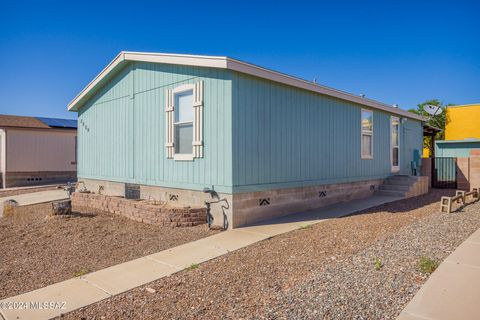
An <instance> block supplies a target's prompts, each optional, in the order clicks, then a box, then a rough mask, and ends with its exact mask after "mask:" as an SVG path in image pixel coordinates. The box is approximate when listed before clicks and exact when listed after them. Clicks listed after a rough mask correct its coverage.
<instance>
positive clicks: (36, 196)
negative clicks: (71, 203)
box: [0, 189, 68, 218]
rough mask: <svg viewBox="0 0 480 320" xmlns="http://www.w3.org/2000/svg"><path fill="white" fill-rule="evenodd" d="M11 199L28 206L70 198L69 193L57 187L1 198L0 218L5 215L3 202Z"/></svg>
mask: <svg viewBox="0 0 480 320" xmlns="http://www.w3.org/2000/svg"><path fill="white" fill-rule="evenodd" d="M10 199H13V200H15V201H17V202H18V204H19V205H20V206H28V205H31V204H38V203H44V202H50V201H56V200H62V199H68V193H67V192H66V191H65V190H63V189H56V190H46V191H39V192H32V193H24V194H18V195H13V196H9V197H3V198H0V218H1V217H2V216H3V202H4V201H5V200H10Z"/></svg>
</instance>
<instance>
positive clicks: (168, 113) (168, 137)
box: [165, 89, 175, 158]
mask: <svg viewBox="0 0 480 320" xmlns="http://www.w3.org/2000/svg"><path fill="white" fill-rule="evenodd" d="M174 108H175V107H174V102H173V91H172V89H167V90H165V149H166V150H165V151H166V154H167V158H173V153H174V149H173V121H174V119H173V117H174Z"/></svg>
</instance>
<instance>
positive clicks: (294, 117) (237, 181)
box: [78, 63, 423, 192]
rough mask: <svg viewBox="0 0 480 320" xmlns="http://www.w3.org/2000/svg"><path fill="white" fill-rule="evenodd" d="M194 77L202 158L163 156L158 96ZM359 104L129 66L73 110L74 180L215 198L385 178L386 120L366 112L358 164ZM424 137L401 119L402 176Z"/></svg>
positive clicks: (209, 71) (183, 69)
mask: <svg viewBox="0 0 480 320" xmlns="http://www.w3.org/2000/svg"><path fill="white" fill-rule="evenodd" d="M200 80H203V81H205V86H204V90H205V92H204V105H205V108H204V144H205V147H204V158H202V159H195V160H194V161H186V162H182V161H174V160H173V159H167V158H166V155H165V136H164V135H165V118H164V116H165V111H164V108H165V105H164V103H165V102H164V101H165V97H164V94H165V90H166V89H171V88H174V87H176V86H179V85H182V84H185V83H195V82H197V81H200ZM361 108H362V106H361V105H358V104H354V103H351V102H347V101H343V100H339V99H336V98H332V97H328V96H324V95H320V94H317V93H313V92H309V91H306V90H301V89H298V88H293V87H290V86H286V85H282V84H279V83H275V82H272V81H267V80H263V79H259V78H255V77H252V76H248V75H244V74H241V73H237V72H233V71H227V70H220V69H213V68H198V67H189V66H178V65H164V64H153V63H130V64H128V65H126V66H125V67H124V68H123V69H122V70H120V71H119V72H118V73H117V74H116V75H114V76H113V77H112V78H111V80H109V81H108V82H107V84H106V85H105V86H104V87H103V88H102V89H100V90H99V91H98V92H97V93H96V94H95V95H94V96H93V97H92V98H91V99H90V100H89V101H88V102H87V104H85V105H84V106H83V107H82V108H81V109H80V111H79V129H78V130H79V137H78V143H79V154H78V157H79V165H78V175H79V177H80V178H91V179H101V180H110V181H122V182H132V183H140V184H147V185H157V186H165V187H174V188H185V189H193V190H201V189H203V188H204V187H205V186H211V185H214V186H215V188H216V190H217V191H219V192H244V191H256V190H264V189H267V188H282V187H301V186H308V185H316V184H327V183H340V182H350V181H359V180H365V179H376V178H383V177H386V176H388V175H390V174H391V160H390V152H391V150H390V116H391V115H390V114H389V113H387V112H383V111H378V110H375V109H370V110H372V111H373V118H374V138H373V154H374V158H373V159H371V160H367V159H361V157H360V141H361V127H360V126H361V122H360V121H361ZM366 109H369V108H366ZM422 132H423V131H422V125H421V123H420V122H419V121H416V120H412V119H408V120H407V121H403V122H402V123H401V127H400V141H401V150H400V152H401V158H400V166H401V173H409V172H410V161H411V160H412V158H413V150H414V149H419V150H421V147H422Z"/></svg>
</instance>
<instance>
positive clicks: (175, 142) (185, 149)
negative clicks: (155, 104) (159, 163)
mask: <svg viewBox="0 0 480 320" xmlns="http://www.w3.org/2000/svg"><path fill="white" fill-rule="evenodd" d="M165 120H166V121H165V148H166V156H167V158H169V159H172V158H173V159H175V160H193V159H194V158H203V138H202V137H203V81H199V82H196V83H194V84H184V85H181V86H178V87H176V88H174V89H166V90H165Z"/></svg>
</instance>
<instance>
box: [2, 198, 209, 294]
mask: <svg viewBox="0 0 480 320" xmlns="http://www.w3.org/2000/svg"><path fill="white" fill-rule="evenodd" d="M50 208H51V204H50V203H46V204H38V205H32V206H26V207H20V208H19V209H18V211H19V212H18V213H16V214H15V216H14V217H8V218H7V217H4V218H0V248H1V255H0V299H2V298H7V297H10V296H13V295H17V294H20V293H23V292H27V291H31V290H34V289H37V288H41V287H45V286H47V285H50V284H53V283H55V282H59V281H63V280H66V279H69V278H72V277H74V276H78V275H81V274H83V273H87V272H91V271H95V270H99V269H103V268H106V267H109V266H112V265H115V264H118V263H122V262H125V261H129V260H133V259H135V258H139V257H142V256H144V255H148V254H152V253H155V252H158V251H162V250H165V249H168V248H171V247H175V246H177V245H180V244H183V243H187V242H190V241H194V240H197V239H200V238H203V237H206V236H209V235H212V234H214V233H216V232H217V231H210V230H208V227H207V226H206V225H202V226H197V227H189V228H170V227H160V226H155V225H148V224H144V223H140V222H135V221H132V220H130V219H127V218H124V217H121V216H119V215H113V214H109V213H104V212H100V211H92V210H87V209H79V210H76V211H78V214H77V215H75V216H73V217H71V218H61V217H56V218H53V219H45V217H46V215H47V213H48V212H49V211H50Z"/></svg>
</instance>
